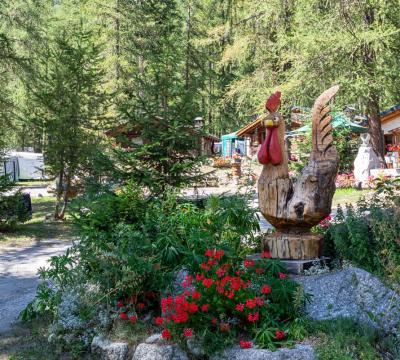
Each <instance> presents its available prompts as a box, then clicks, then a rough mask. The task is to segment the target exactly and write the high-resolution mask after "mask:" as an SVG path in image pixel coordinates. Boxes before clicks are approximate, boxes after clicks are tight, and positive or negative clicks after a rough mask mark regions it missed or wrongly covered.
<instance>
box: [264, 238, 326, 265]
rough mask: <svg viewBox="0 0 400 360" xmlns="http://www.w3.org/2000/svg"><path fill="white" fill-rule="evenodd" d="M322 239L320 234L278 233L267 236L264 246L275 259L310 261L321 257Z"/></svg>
mask: <svg viewBox="0 0 400 360" xmlns="http://www.w3.org/2000/svg"><path fill="white" fill-rule="evenodd" d="M322 238H323V236H322V235H319V234H311V233H299V234H295V233H284V232H276V233H274V234H269V235H266V236H265V237H264V239H263V240H262V245H263V248H264V250H266V251H269V252H270V253H271V256H272V257H273V258H279V259H291V260H309V259H316V258H319V257H320V256H321V250H322Z"/></svg>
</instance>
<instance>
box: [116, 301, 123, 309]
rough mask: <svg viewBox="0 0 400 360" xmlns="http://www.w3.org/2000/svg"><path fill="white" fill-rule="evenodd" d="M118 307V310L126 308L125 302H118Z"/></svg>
mask: <svg viewBox="0 0 400 360" xmlns="http://www.w3.org/2000/svg"><path fill="white" fill-rule="evenodd" d="M117 307H118V308H122V307H124V303H123V301H121V300H120V301H118V302H117Z"/></svg>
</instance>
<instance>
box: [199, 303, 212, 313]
mask: <svg viewBox="0 0 400 360" xmlns="http://www.w3.org/2000/svg"><path fill="white" fill-rule="evenodd" d="M209 307H210V305H209V304H203V305H201V311H202V312H206V311H208V308H209Z"/></svg>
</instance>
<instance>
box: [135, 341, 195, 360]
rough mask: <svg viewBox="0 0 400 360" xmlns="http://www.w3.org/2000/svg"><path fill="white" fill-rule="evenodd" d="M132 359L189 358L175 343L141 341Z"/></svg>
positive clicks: (162, 359) (170, 359) (173, 359)
mask: <svg viewBox="0 0 400 360" xmlns="http://www.w3.org/2000/svg"><path fill="white" fill-rule="evenodd" d="M132 360H189V358H188V356H187V355H186V353H185V352H183V351H182V350H181V349H180V348H179V347H178V346H177V345H161V344H157V343H153V344H147V343H142V344H140V345H138V347H137V348H136V350H135V353H134V354H133V358H132Z"/></svg>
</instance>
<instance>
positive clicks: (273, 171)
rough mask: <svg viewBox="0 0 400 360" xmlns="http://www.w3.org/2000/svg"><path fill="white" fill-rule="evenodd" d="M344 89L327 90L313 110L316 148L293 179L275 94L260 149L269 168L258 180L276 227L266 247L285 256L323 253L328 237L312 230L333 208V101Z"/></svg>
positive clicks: (266, 210)
mask: <svg viewBox="0 0 400 360" xmlns="http://www.w3.org/2000/svg"><path fill="white" fill-rule="evenodd" d="M338 90H339V87H338V86H333V87H332V88H330V89H328V90H326V91H325V92H324V93H322V94H321V95H320V96H319V97H318V99H317V100H316V101H315V104H314V108H313V111H312V151H311V155H310V160H309V162H308V164H307V165H306V166H305V167H304V169H303V171H302V172H301V174H300V176H299V178H298V179H297V181H296V182H295V183H292V180H291V179H290V178H289V169H288V159H287V154H286V151H285V123H284V120H283V118H282V115H281V114H280V113H278V112H277V110H278V108H279V105H280V93H279V92H276V93H275V94H273V95H271V97H270V98H269V99H268V101H267V103H266V109H267V111H268V114H267V115H265V117H264V124H265V126H266V128H267V130H266V139H265V141H264V143H263V144H262V146H261V148H260V150H259V152H258V160H259V162H260V163H261V164H263V165H264V166H263V170H262V173H261V175H260V178H259V180H258V197H259V204H260V210H261V213H262V214H263V215H264V217H265V218H266V219H267V220H268V221H269V222H270V223H271V224H272V225H274V226H275V228H276V232H275V233H273V234H271V235H268V236H267V237H266V238H265V239H264V249H265V250H268V251H270V253H271V255H272V257H274V258H280V259H314V258H317V257H319V256H320V255H321V254H320V252H321V245H322V237H321V236H320V235H318V234H311V233H310V229H311V227H313V226H314V225H317V224H318V223H319V222H320V221H321V220H323V219H324V218H326V217H327V216H328V215H329V214H330V212H331V205H332V197H333V194H334V192H335V178H336V175H337V171H338V166H339V156H338V153H337V151H336V148H335V147H334V146H333V143H332V142H333V138H332V125H331V120H332V116H331V115H330V114H329V112H330V110H331V109H330V108H329V106H327V104H328V102H329V101H330V100H331V99H332V98H333V97H334V95H335V94H336V92H337V91H338Z"/></svg>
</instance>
